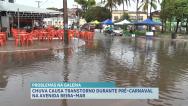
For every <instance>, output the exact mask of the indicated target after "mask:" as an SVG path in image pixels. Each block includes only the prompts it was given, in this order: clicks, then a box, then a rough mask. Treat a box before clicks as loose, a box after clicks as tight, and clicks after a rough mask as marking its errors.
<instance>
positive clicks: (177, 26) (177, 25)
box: [175, 19, 180, 33]
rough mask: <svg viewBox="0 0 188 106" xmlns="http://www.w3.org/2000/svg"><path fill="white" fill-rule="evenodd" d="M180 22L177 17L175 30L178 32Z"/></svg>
mask: <svg viewBox="0 0 188 106" xmlns="http://www.w3.org/2000/svg"><path fill="white" fill-rule="evenodd" d="M179 23H180V20H179V19H177V24H176V30H175V32H176V33H177V32H178V28H179Z"/></svg>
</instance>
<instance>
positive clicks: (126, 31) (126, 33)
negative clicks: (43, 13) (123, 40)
mask: <svg viewBox="0 0 188 106" xmlns="http://www.w3.org/2000/svg"><path fill="white" fill-rule="evenodd" d="M145 33H146V31H133V34H135V35H136V36H144V35H145ZM124 36H131V33H130V32H129V31H128V30H124Z"/></svg>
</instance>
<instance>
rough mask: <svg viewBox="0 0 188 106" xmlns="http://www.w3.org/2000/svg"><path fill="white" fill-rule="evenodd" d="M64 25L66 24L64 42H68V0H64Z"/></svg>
mask: <svg viewBox="0 0 188 106" xmlns="http://www.w3.org/2000/svg"><path fill="white" fill-rule="evenodd" d="M63 25H64V42H65V44H68V43H69V41H68V12H67V0H63Z"/></svg>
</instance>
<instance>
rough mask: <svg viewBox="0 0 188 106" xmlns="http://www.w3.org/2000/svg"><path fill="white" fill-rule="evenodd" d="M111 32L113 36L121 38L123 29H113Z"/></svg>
mask: <svg viewBox="0 0 188 106" xmlns="http://www.w3.org/2000/svg"><path fill="white" fill-rule="evenodd" d="M113 32H114V35H115V36H122V35H123V29H121V28H120V27H114V28H113Z"/></svg>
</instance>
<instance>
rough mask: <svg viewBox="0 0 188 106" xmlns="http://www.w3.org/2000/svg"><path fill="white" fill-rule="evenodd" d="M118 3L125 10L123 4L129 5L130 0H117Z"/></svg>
mask: <svg viewBox="0 0 188 106" xmlns="http://www.w3.org/2000/svg"><path fill="white" fill-rule="evenodd" d="M118 4H119V5H120V4H123V11H125V4H126V5H127V6H128V4H129V5H130V0H119V1H118Z"/></svg>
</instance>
